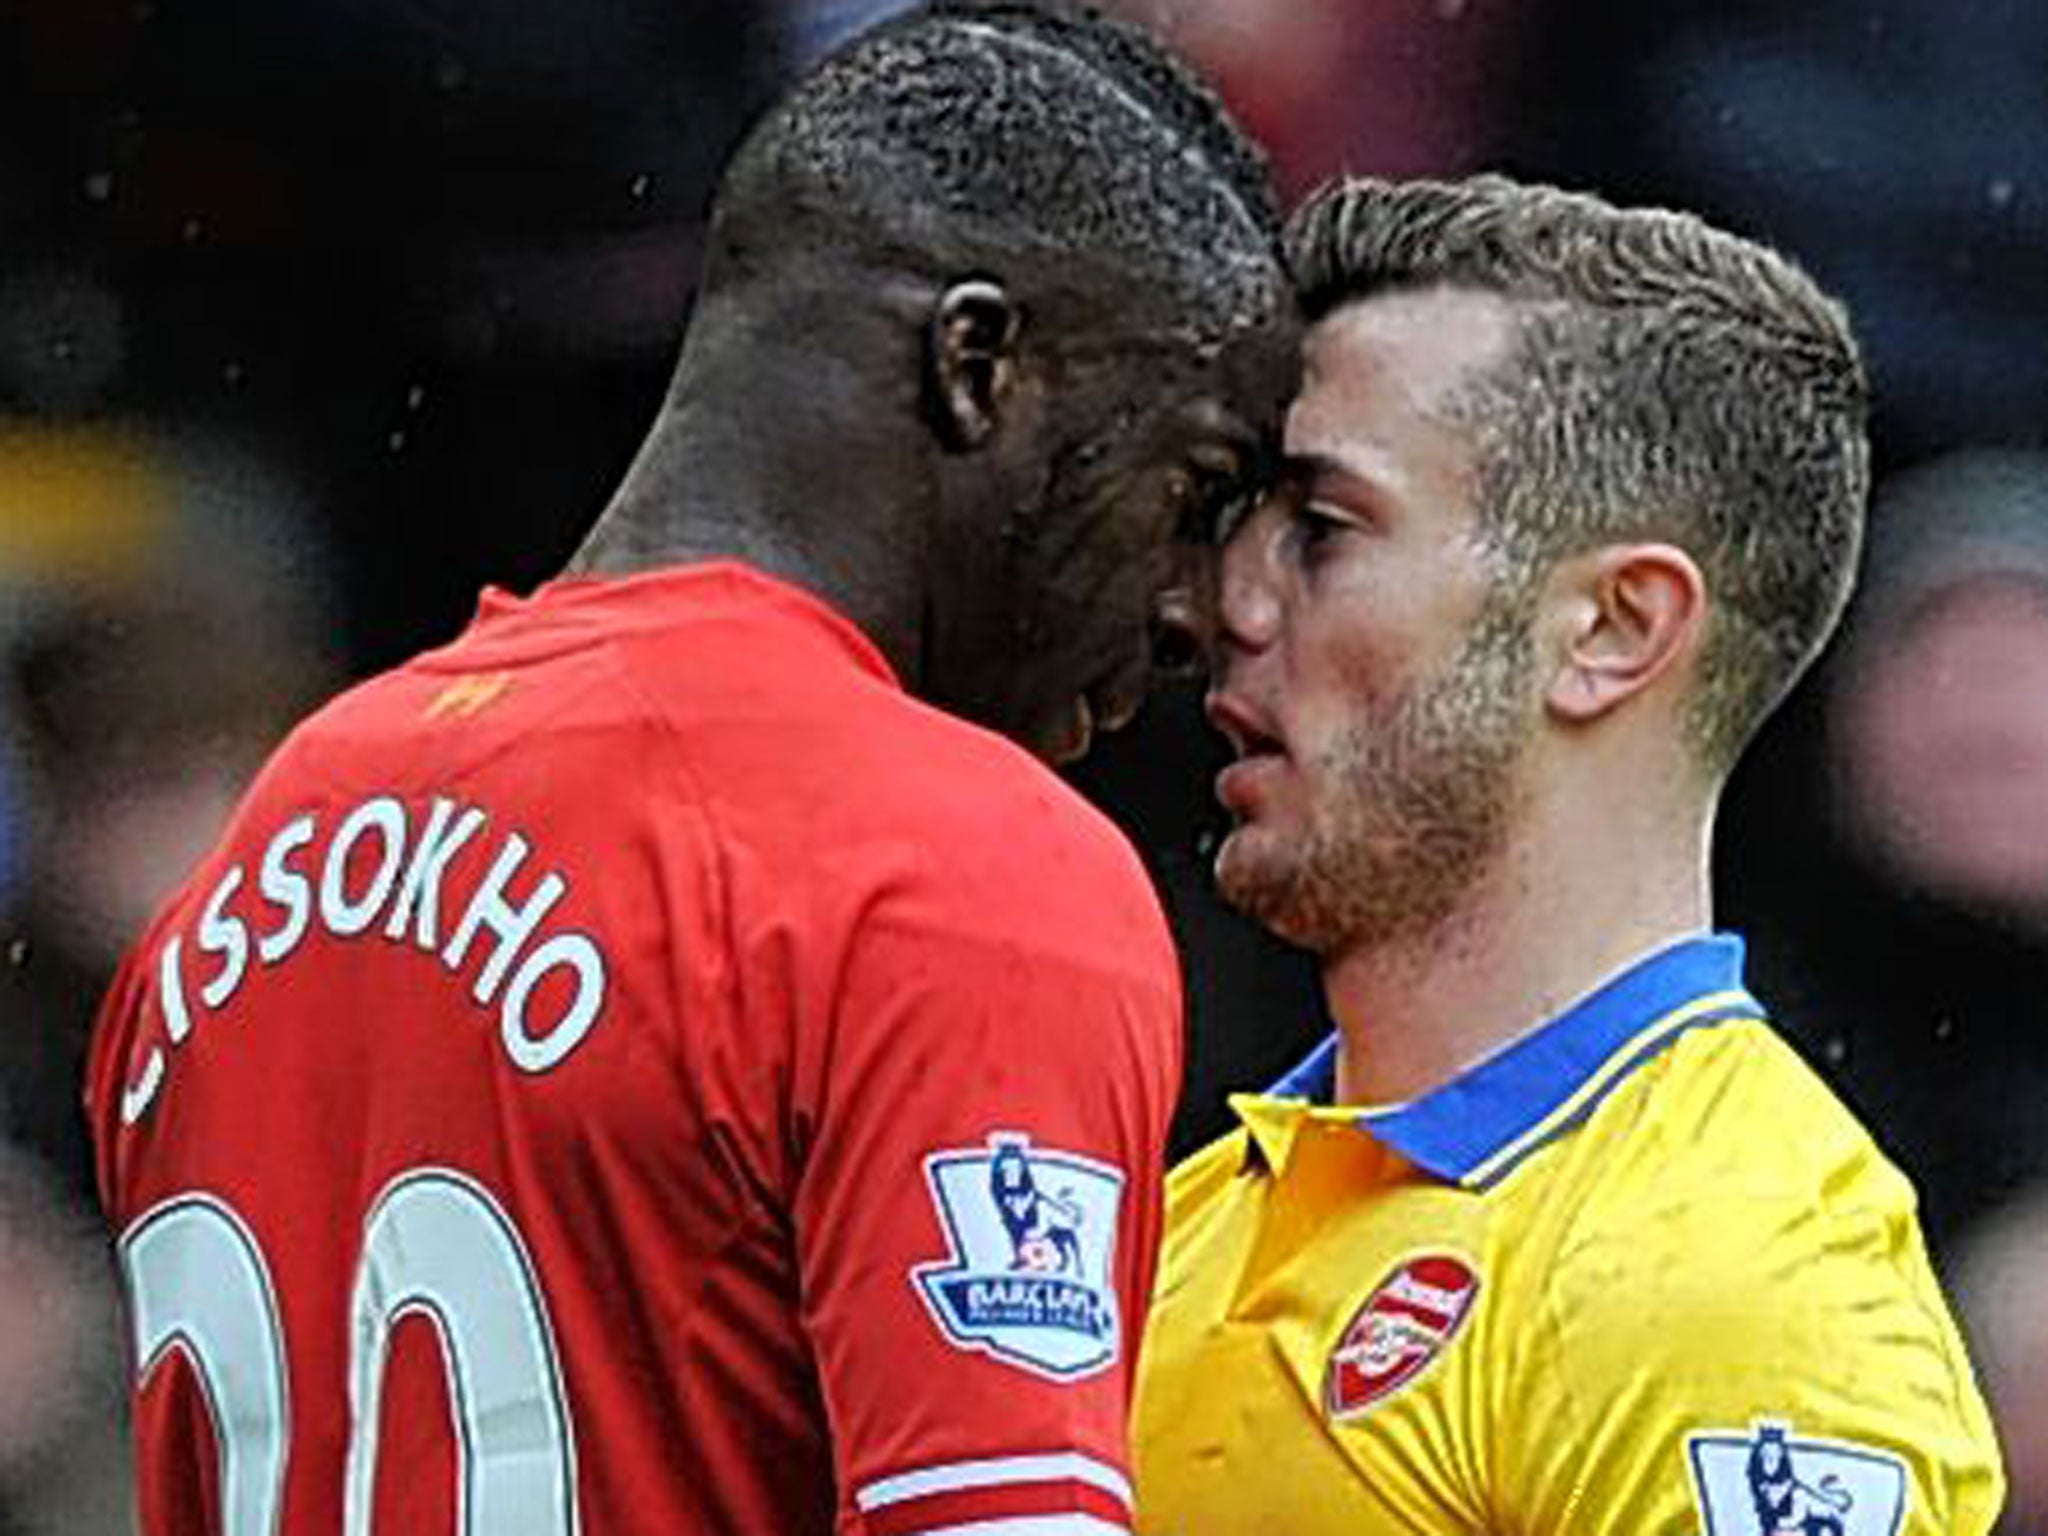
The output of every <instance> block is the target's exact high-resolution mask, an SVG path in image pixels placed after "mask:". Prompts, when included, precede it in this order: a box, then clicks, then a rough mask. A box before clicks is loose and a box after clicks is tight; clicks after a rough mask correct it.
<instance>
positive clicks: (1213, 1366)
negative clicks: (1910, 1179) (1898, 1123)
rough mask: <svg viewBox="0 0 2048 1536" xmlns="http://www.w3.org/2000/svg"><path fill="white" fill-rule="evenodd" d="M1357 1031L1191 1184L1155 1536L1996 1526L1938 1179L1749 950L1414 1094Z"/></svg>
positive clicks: (1140, 1459) (1691, 962)
mask: <svg viewBox="0 0 2048 1536" xmlns="http://www.w3.org/2000/svg"><path fill="white" fill-rule="evenodd" d="M1335 1059H1336V1052H1335V1042H1334V1040H1333V1041H1331V1042H1328V1043H1326V1044H1325V1045H1324V1047H1323V1048H1322V1049H1321V1050H1319V1051H1318V1052H1317V1053H1316V1055H1315V1056H1313V1057H1311V1058H1310V1060H1309V1061H1308V1062H1306V1063H1304V1064H1303V1066H1302V1068H1300V1069H1299V1070H1297V1072H1296V1073H1294V1074H1293V1075H1292V1076H1291V1077H1290V1078H1289V1079H1288V1080H1287V1081H1286V1082H1284V1083H1282V1084H1281V1085H1280V1086H1279V1087H1278V1088H1276V1089H1274V1090H1273V1091H1272V1092H1271V1093H1269V1094H1267V1095H1263V1096H1259V1095H1240V1096H1238V1097H1236V1098H1234V1099H1233V1100H1232V1105H1233V1107H1234V1108H1235V1110H1236V1112H1237V1114H1238V1117H1239V1118H1240V1120H1242V1122H1243V1124H1242V1126H1241V1128H1240V1129H1238V1130H1236V1131H1235V1132H1233V1133H1232V1134H1230V1135H1228V1136H1226V1137H1224V1138H1223V1139H1222V1140H1221V1141H1218V1142H1216V1143H1214V1144H1212V1145H1211V1146H1209V1147H1208V1148H1206V1149H1205V1150H1203V1151H1201V1152H1199V1153H1197V1154H1196V1155H1195V1156H1194V1157H1192V1158H1190V1159H1189V1160H1188V1161H1187V1162H1185V1163H1183V1164H1182V1165H1181V1166H1180V1167H1179V1168H1177V1169H1176V1170H1175V1171H1174V1173H1173V1176H1172V1178H1171V1180H1170V1181H1169V1185H1168V1203H1167V1237H1166V1247H1165V1252H1164V1254H1163V1256H1162V1259H1161V1265H1160V1275H1159V1288H1158V1292H1157V1296H1156V1298H1155V1302H1154V1306H1153V1310H1152V1318H1151V1324H1150V1328H1149V1332H1148V1334H1147V1337H1146V1343H1145V1349H1144V1353H1143V1356H1142V1358H1141V1362H1140V1370H1139V1391H1138V1405H1137V1409H1136V1423H1135V1440H1136V1451H1135V1456H1136V1464H1137V1493H1138V1529H1139V1531H1140V1532H1142V1533H1144V1536H1265V1533H1275V1536H1279V1533H1285V1536H1323V1533H1329V1536H1337V1533H1340V1532H1341V1533H1342V1536H1452V1533H1459V1536H1471V1533H1486V1536H1980V1533H1982V1532H1984V1531H1986V1530H1988V1529H1989V1528H1990V1526H1991V1524H1992V1522H1993V1521H1994V1519H1995V1518H1996V1516H1997V1512H1998V1509H1999V1506H2000V1504H2001V1502H2002V1500H2003V1493H2004V1479H2003V1474H2002V1471H2001V1469H2000V1465H1999V1460H1998V1451H1997V1444H1996V1440H1995V1437H1994V1435H1993V1431H1992V1427H1991V1423H1990V1420H1989V1418H1988V1416H1987V1414H1986V1412H1985V1409H1984V1405H1983V1402H1982V1399H1981V1398H1980V1396H1979V1394H1978V1391H1977V1387H1976V1384H1975V1381H1974V1380H1973V1378H1972V1375H1971V1371H1970V1367H1969V1363H1968V1360H1967V1359H1966V1357H1965V1355H1964V1352H1963V1346H1962V1342H1961V1340H1960V1338H1959V1337H1958V1335H1957V1332H1956V1328H1955V1325H1954V1323H1953V1322H1952V1320H1951V1318H1950V1315H1949V1312H1948V1308H1947V1306H1946V1305H1945V1303H1944V1301H1943V1299H1942V1296H1941V1292H1940V1290H1939V1288H1938V1286H1937V1284H1936V1282H1935V1278H1934V1275H1933V1272H1932V1270H1931V1268H1930V1267H1929V1264H1928V1261H1927V1257H1926V1252H1925V1249H1924V1246H1923V1244H1922V1241H1921V1238H1920V1233H1919V1229H1918V1225H1917V1222H1916V1219H1915V1217H1914V1199H1913V1193H1912V1189H1911V1187H1910V1186H1909V1185H1908V1184H1907V1182H1906V1180H1905V1179H1904V1178H1903V1177H1902V1176H1901V1175H1900V1174H1899V1173H1898V1172H1897V1171H1896V1170H1895V1169H1894V1168H1893V1167H1892V1166H1891V1165H1890V1164H1889V1163H1888V1162H1887V1161H1886V1160H1885V1159H1884V1157H1883V1156H1882V1154H1880V1153H1879V1152H1878V1150H1877V1148H1876V1147H1875V1145H1874V1144H1873V1143H1872V1141H1871V1139H1870V1137H1869V1136H1868V1134H1867V1133H1866V1132H1865V1131H1864V1130H1863V1129H1862V1128H1861V1127H1860V1126H1859V1125H1858V1124H1857V1123H1856V1121H1855V1120H1854V1119H1853V1118H1852V1117H1851V1116H1850V1114H1849V1113H1848V1112H1847V1111H1846V1110H1845V1109H1843V1108H1842V1106H1841V1105H1840V1104H1839V1103H1838V1102H1837V1101H1836V1100H1835V1098H1834V1097H1833V1096H1832V1095H1831V1094H1830V1093H1829V1091H1828V1090H1827V1088H1826V1087H1825V1086H1824V1085H1823V1084H1822V1083H1821V1082H1820V1080H1819V1079H1818V1078H1817V1077H1815V1076H1814V1074H1813V1073H1812V1072H1811V1071H1809V1070H1808V1069H1807V1067H1806V1066H1805V1065H1804V1064H1803V1063H1802V1062H1801V1061H1800V1060H1799V1059H1798V1057H1797V1056H1796V1055H1795V1054H1794V1053H1793V1052H1792V1051H1791V1049H1790V1048H1789V1047H1788V1046H1786V1045H1785V1044H1784V1043H1783V1042H1782V1041H1781V1040H1780V1039H1779V1038H1778V1036H1777V1035H1776V1034H1775V1033H1774V1032H1773V1031H1772V1029H1771V1028H1770V1026H1769V1025H1768V1024H1767V1023H1766V1022H1765V1020H1764V1016H1763V1013H1762V1010H1761V1008H1760V1007H1759V1005H1758V1004H1757V1002H1756V1001H1755V999H1754V998H1752V997H1751V996H1750V995H1749V993H1748V992H1747V991H1745V990H1744V988H1743V984H1742V946H1741V942H1740V940H1738V939H1735V938H1733V937H1732V936H1714V937H1711V938H1705V937H1703V938H1695V939H1690V940H1687V941H1684V942H1681V943H1679V944H1676V945H1674V946H1672V947H1671V948H1669V949H1666V950H1663V951H1661V952H1659V953H1658V954H1656V955H1654V956H1652V957H1651V958H1649V959H1648V960H1645V961H1644V962H1642V963H1641V964H1639V965H1637V966H1635V967H1634V968H1633V969H1631V970H1629V971H1627V972H1626V973H1624V974H1623V975H1621V976H1620V977H1618V978H1617V979H1615V980H1613V981H1611V982H1609V983H1608V984H1607V985H1605V986H1604V987H1602V988H1601V989H1600V990H1599V991H1597V992H1596V993H1594V994H1592V995H1591V996H1589V997H1588V998H1586V999H1584V1000H1583V1001H1581V1002H1580V1003H1578V1004H1576V1005H1575V1006H1574V1007H1572V1008H1571V1009H1569V1010H1568V1011H1567V1012H1565V1013H1564V1014H1562V1015H1560V1016H1559V1017H1557V1018H1556V1019H1553V1020H1551V1021H1550V1022H1548V1023H1546V1024H1545V1025H1544V1026H1543V1027H1542V1028H1541V1029H1539V1030H1538V1031H1536V1032H1535V1033H1533V1034H1531V1035H1528V1036H1526V1037H1524V1038H1522V1039H1520V1040H1518V1041H1517V1042H1516V1043H1514V1044H1513V1045H1512V1046H1510V1047H1508V1048H1507V1049H1506V1050H1504V1051H1502V1052H1501V1053H1499V1054H1498V1055H1495V1056H1493V1057H1491V1058H1490V1059H1488V1060H1487V1061H1486V1062H1484V1063H1483V1064H1481V1065H1479V1066H1477V1067H1475V1068H1473V1069H1471V1070H1470V1071H1468V1072H1466V1073H1464V1074H1463V1075H1462V1076H1460V1077H1458V1078H1456V1079H1455V1080H1453V1081H1452V1082H1450V1083H1448V1084H1446V1085H1444V1086H1443V1087H1442V1088H1440V1089H1437V1090H1435V1091H1434V1092H1432V1093H1430V1094H1428V1095H1426V1096H1424V1097H1422V1098H1419V1099H1417V1100H1414V1101H1413V1102H1411V1103H1408V1104H1405V1105H1400V1106H1396V1107H1391V1108H1384V1109H1360V1108H1358V1107H1355V1106H1353V1107H1330V1106H1328V1105H1327V1102H1326V1101H1327V1100H1328V1098H1329V1097H1330V1095H1331V1089H1332V1086H1333V1081H1334V1068H1335Z"/></svg>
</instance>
